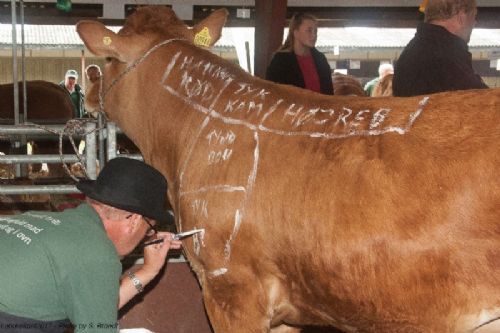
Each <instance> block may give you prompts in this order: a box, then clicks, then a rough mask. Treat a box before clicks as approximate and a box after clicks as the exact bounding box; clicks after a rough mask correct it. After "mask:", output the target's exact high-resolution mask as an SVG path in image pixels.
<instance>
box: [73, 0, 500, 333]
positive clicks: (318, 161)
mask: <svg viewBox="0 0 500 333" xmlns="http://www.w3.org/2000/svg"><path fill="white" fill-rule="evenodd" d="M225 17H226V12H225V11H223V10H219V11H215V12H213V13H212V14H211V15H210V16H209V17H208V18H207V19H205V20H204V21H202V22H200V23H199V24H197V25H196V26H195V27H194V28H193V29H188V27H187V26H186V25H184V23H183V22H182V21H180V20H179V19H178V18H176V17H175V15H174V13H173V12H172V11H171V10H170V9H167V8H164V7H145V8H142V9H139V10H138V11H137V12H136V13H135V14H133V15H131V16H129V18H128V19H127V21H126V24H125V25H124V27H123V29H122V30H121V31H120V32H119V33H114V32H113V31H111V30H109V29H107V28H106V27H105V26H104V25H103V24H101V23H98V22H91V21H83V22H80V23H79V24H78V25H77V31H78V33H79V34H80V36H81V38H82V39H83V40H84V42H85V44H86V46H87V47H88V48H89V49H90V50H91V51H92V52H93V53H95V54H96V55H98V56H103V57H107V58H108V59H109V61H108V63H107V65H106V66H105V69H104V83H103V90H102V91H103V94H102V95H103V98H104V109H105V111H106V112H107V113H108V115H109V116H110V117H111V119H113V120H115V121H116V122H117V123H118V124H119V126H120V127H121V128H122V129H123V130H124V131H125V133H126V134H127V135H128V136H129V137H130V138H131V139H132V140H133V141H134V142H135V143H136V144H137V145H138V147H139V148H140V149H141V151H142V152H143V155H144V157H145V160H146V161H147V162H148V163H150V164H152V165H154V166H156V167H157V168H158V169H159V170H161V171H162V172H163V173H164V174H165V176H166V177H167V179H168V182H169V189H168V195H169V198H170V201H171V202H172V204H173V207H174V210H175V215H176V224H177V227H178V229H179V230H189V229H192V228H205V233H204V234H202V235H199V236H195V237H193V238H191V239H188V240H186V241H185V242H184V250H185V253H186V255H187V257H188V259H189V261H190V263H191V265H192V267H193V269H194V270H195V272H196V274H197V276H198V278H199V281H200V283H201V285H202V288H203V294H204V300H205V304H206V308H207V312H208V314H209V317H210V321H211V323H212V326H213V328H214V330H215V332H218V333H219V332H227V333H235V332H269V331H270V330H271V331H272V332H277V331H279V332H285V331H287V332H291V331H294V330H295V328H292V326H300V325H309V324H311V325H332V326H336V327H338V328H339V329H342V330H344V331H346V332H377V333H381V332H384V333H394V332H402V333H403V332H404V333H412V332H433V333H447V332H450V333H451V332H453V333H458V332H460V333H465V332H480V331H481V330H489V331H490V332H493V331H495V330H496V331H495V332H499V326H500V320H499V318H500V177H498V175H499V172H500V144H498V142H499V140H500V91H499V90H481V91H462V92H454V93H443V94H437V95H432V96H428V97H424V96H420V97H411V98H377V99H368V98H356V97H344V96H338V97H335V96H323V95H320V94H316V93H313V92H309V91H306V90H303V89H298V88H294V87H291V86H285V85H278V84H274V83H271V82H267V81H264V80H261V79H258V78H255V77H252V76H250V75H248V74H247V73H245V72H244V71H242V70H241V69H240V68H238V67H236V66H235V65H232V64H231V63H229V62H227V61H225V60H223V59H221V58H219V57H217V56H216V55H213V54H212V53H210V52H209V51H207V50H203V49H201V48H199V47H197V46H195V45H194V43H196V44H202V45H212V44H213V43H215V41H216V40H217V39H218V38H219V36H220V32H221V28H222V25H223V23H224V21H225ZM98 93H99V87H98V86H94V87H93V88H92V89H91V91H90V92H89V94H90V95H91V96H93V97H91V98H90V99H89V100H91V101H94V102H95V101H97V100H98V97H97V96H98ZM93 106H94V107H95V108H97V107H98V105H97V104H96V103H94V105H93Z"/></svg>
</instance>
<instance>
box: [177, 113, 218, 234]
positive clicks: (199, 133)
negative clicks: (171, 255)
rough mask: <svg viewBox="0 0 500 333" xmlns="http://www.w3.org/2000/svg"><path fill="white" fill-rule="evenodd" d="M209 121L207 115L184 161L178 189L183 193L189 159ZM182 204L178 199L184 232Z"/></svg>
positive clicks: (180, 228)
mask: <svg viewBox="0 0 500 333" xmlns="http://www.w3.org/2000/svg"><path fill="white" fill-rule="evenodd" d="M209 121H210V119H209V118H208V117H207V118H205V120H204V121H203V123H202V124H201V126H200V128H199V129H198V133H197V134H196V136H195V139H194V140H193V141H192V142H191V144H190V146H189V151H188V154H187V157H186V159H185V160H184V161H183V162H182V167H181V169H180V171H179V177H178V178H179V189H178V190H179V193H182V184H183V178H184V172H185V171H186V169H187V165H188V163H189V160H190V159H191V156H192V155H193V151H194V148H195V147H196V143H197V141H198V139H199V138H200V136H201V133H202V132H203V130H204V128H205V127H206V126H207V125H208V123H209ZM180 204H181V200H179V201H178V206H177V211H178V212H179V232H182V216H181V213H180V212H181V207H180Z"/></svg>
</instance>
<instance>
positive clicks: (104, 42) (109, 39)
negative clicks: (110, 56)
mask: <svg viewBox="0 0 500 333" xmlns="http://www.w3.org/2000/svg"><path fill="white" fill-rule="evenodd" d="M102 43H103V44H104V45H106V46H109V45H110V44H111V43H112V40H111V37H109V36H105V37H103V38H102Z"/></svg>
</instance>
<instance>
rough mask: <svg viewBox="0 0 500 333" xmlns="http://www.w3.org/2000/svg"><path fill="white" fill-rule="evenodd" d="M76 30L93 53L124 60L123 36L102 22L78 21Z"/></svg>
mask: <svg viewBox="0 0 500 333" xmlns="http://www.w3.org/2000/svg"><path fill="white" fill-rule="evenodd" d="M76 31H77V32H78V34H79V35H80V38H81V39H82V40H83V42H84V43H85V46H86V47H87V48H88V49H89V50H90V52H92V53H93V54H95V55H97V56H101V57H110V58H116V59H118V60H120V61H125V58H126V57H124V54H125V53H124V52H123V51H124V50H125V48H124V46H126V45H124V44H125V43H124V40H123V39H124V38H123V37H122V36H119V35H117V34H116V33H114V32H113V31H111V30H109V29H108V28H106V27H105V26H104V24H102V23H100V22H96V21H80V22H78V23H77V25H76Z"/></svg>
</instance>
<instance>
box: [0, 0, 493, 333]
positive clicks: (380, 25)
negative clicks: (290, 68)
mask: <svg viewBox="0 0 500 333" xmlns="http://www.w3.org/2000/svg"><path fill="white" fill-rule="evenodd" d="M477 3H478V18H477V24H476V27H475V29H474V31H473V34H472V37H471V41H470V43H469V47H470V52H471V53H472V58H473V67H474V69H475V71H476V72H477V73H478V74H479V75H480V76H481V77H482V78H483V80H484V81H485V82H486V84H487V85H488V86H489V87H491V88H495V87H500V20H499V19H498V18H499V17H500V2H499V1H497V0H478V1H477ZM151 4H155V5H164V6H168V7H171V8H172V9H173V10H174V11H175V12H176V13H177V15H178V16H179V17H180V18H181V19H182V20H184V21H185V22H186V24H188V25H193V24H196V23H197V22H199V21H201V20H202V19H203V18H205V17H206V16H207V15H208V13H210V12H212V11H214V10H216V9H218V8H226V9H228V10H229V17H228V21H227V23H226V26H225V28H224V30H223V35H222V38H221V39H220V40H219V41H218V42H217V43H216V45H215V46H214V47H213V48H212V49H211V51H212V52H213V53H215V54H216V55H218V56H220V57H222V58H224V59H227V60H229V61H231V62H233V63H235V64H238V65H240V66H241V67H242V68H243V69H245V70H246V71H248V72H250V73H252V74H253V75H255V76H258V77H264V75H265V69H266V67H267V64H268V63H269V61H270V59H271V56H272V54H273V53H274V52H275V50H276V49H277V48H278V47H279V45H280V44H281V43H282V41H283V37H284V36H285V35H286V33H287V29H286V27H287V26H288V22H289V20H290V18H291V17H292V15H293V14H294V13H297V12H309V13H312V14H313V15H315V16H316V17H317V18H318V21H319V33H318V42H317V48H318V49H319V50H320V51H321V52H323V53H324V54H325V55H326V57H327V59H328V62H329V65H330V67H331V68H332V71H338V72H341V73H344V74H349V75H352V76H354V77H355V78H357V79H358V80H359V82H360V83H361V84H362V85H364V84H365V83H366V82H368V81H369V80H371V79H372V78H374V77H376V76H377V75H378V74H377V70H378V67H379V65H380V64H381V63H395V62H396V61H397V59H398V57H399V55H400V54H401V51H402V50H403V48H404V47H405V46H406V44H407V43H408V41H409V40H410V39H411V38H412V37H413V35H414V34H415V29H416V26H417V24H418V23H419V22H421V21H422V20H423V14H422V13H421V12H420V11H419V6H420V4H421V1H420V0H413V1H411V0H385V1H383V0H380V1H378V0H329V1H327V0H309V1H299V0H255V1H253V0H233V1H225V0H220V1H215V0H170V1H169V0H134V1H132V0H72V1H56V0H38V1H15V0H2V1H0V84H8V83H12V82H16V81H21V80H23V79H25V80H26V81H32V80H44V81H50V82H53V83H55V84H58V83H59V82H60V81H61V80H62V79H63V78H64V75H65V73H66V71H67V70H68V69H76V70H77V71H78V72H79V73H83V71H84V69H85V67H86V66H87V65H89V64H97V65H99V66H103V65H104V59H101V58H98V57H95V56H94V55H93V54H92V53H91V52H90V51H89V50H88V49H86V48H85V46H84V44H83V42H82V41H81V40H80V38H79V36H78V34H77V33H76V31H75V24H76V23H77V22H78V21H81V20H97V21H100V22H103V23H104V24H106V25H107V26H108V27H111V28H112V29H114V30H118V29H119V28H120V26H121V25H122V24H123V22H124V20H125V19H126V18H127V17H128V16H129V15H130V14H131V13H133V12H134V10H135V9H136V8H137V7H138V6H142V5H151ZM58 5H59V6H58ZM61 5H65V6H66V7H64V6H62V7H61ZM13 8H15V10H14V9H13ZM13 27H15V29H13ZM13 30H16V32H17V33H13ZM80 84H81V85H82V87H83V89H85V86H86V84H87V83H86V81H85V77H84V75H81V80H80ZM18 93H22V86H20V90H19V91H18ZM13 94H14V92H13ZM14 99H15V98H13V100H14ZM17 112H21V113H22V108H20V107H19V106H18V107H17ZM29 119H30V118H29V115H28V120H29ZM0 120H1V123H2V124H1V125H0V138H1V139H2V140H3V141H4V144H3V145H2V146H3V148H4V149H9V147H11V148H14V149H13V150H10V153H9V152H5V154H7V155H4V156H0V166H2V168H1V170H0V177H1V185H0V197H2V202H1V204H0V209H1V211H0V212H1V214H12V213H16V212H22V211H25V210H32V209H35V210H39V209H40V210H54V211H56V210H63V209H66V208H70V207H74V206H76V205H78V204H79V203H80V202H81V201H82V200H83V196H82V195H81V194H80V193H79V192H78V190H76V188H75V186H74V184H75V179H74V177H73V178H72V177H70V176H69V175H68V174H67V173H66V172H65V171H64V170H62V171H61V169H60V170H59V172H58V173H57V175H56V176H54V174H49V173H48V172H45V173H44V171H43V170H42V171H40V169H37V171H33V169H32V166H31V164H34V163H49V165H58V164H60V163H59V160H60V157H59V155H60V154H63V153H62V151H61V150H59V149H58V150H57V151H55V152H52V153H51V155H46V156H44V157H39V156H37V157H35V155H31V157H29V156H28V155H27V154H28V152H27V148H26V147H27V145H26V142H27V141H30V140H33V139H34V138H36V137H37V136H44V135H51V137H50V138H48V139H47V140H48V141H50V142H52V143H53V144H55V143H58V141H59V134H58V133H60V131H61V130H62V128H63V127H64V124H62V123H54V124H50V125H54V126H55V127H54V130H53V131H52V132H51V133H48V132H50V131H47V128H46V127H45V128H43V129H41V128H33V126H32V127H31V128H26V127H27V126H25V125H23V118H22V116H21V118H19V116H17V117H14V119H0ZM101 125H102V123H97V124H94V125H93V126H94V127H93V128H94V129H95V128H96V127H97V128H100V126H101ZM45 126H48V125H47V124H45ZM110 126H111V127H108V128H107V134H106V138H103V135H101V134H99V133H98V134H97V136H96V137H90V136H85V135H82V134H81V133H73V134H74V138H75V141H76V142H79V140H80V139H81V138H84V139H85V141H86V146H87V151H86V154H87V155H85V157H84V158H83V159H84V160H85V161H86V162H85V163H83V162H82V156H76V154H75V153H64V154H68V156H66V157H65V158H66V161H68V162H67V163H66V165H67V166H68V167H69V168H70V169H71V168H72V175H73V176H76V177H82V176H84V177H85V176H87V177H90V178H95V176H96V174H97V173H98V170H99V166H98V165H101V166H102V165H103V164H105V163H106V161H107V160H109V159H110V158H113V157H116V156H117V154H121V155H122V156H129V157H131V158H141V156H140V152H137V151H136V150H135V149H134V147H133V145H131V146H130V147H131V148H130V149H124V150H122V151H120V152H118V153H117V148H116V137H115V139H113V140H110V139H109V138H110V133H116V131H118V132H119V129H116V128H113V127H112V125H110ZM56 129H57V130H56ZM58 131H59V132H58ZM91 131H93V130H87V131H86V133H87V134H90V133H89V132H91ZM54 132H57V133H54ZM118 135H120V134H118ZM64 140H65V142H68V139H67V138H65V139H64ZM109 141H111V142H109ZM108 144H110V145H108ZM92 145H94V146H95V149H88V147H90V146H92ZM5 147H7V148H5ZM88 154H90V155H88ZM9 155H11V156H9ZM24 155H26V156H25V157H20V156H24ZM69 155H71V156H69ZM19 161H22V162H19ZM44 161H45V162H44ZM28 165H30V166H29V167H28ZM82 165H83V166H85V167H86V168H87V169H88V170H85V171H88V172H87V173H86V174H85V173H84V171H82V168H83V167H82ZM96 165H97V166H96ZM141 260H142V258H141V254H140V252H139V251H136V252H134V253H133V254H132V255H131V256H130V257H129V258H127V259H126V260H125V261H124V270H127V269H130V268H131V267H133V266H136V265H141V264H142V261H141ZM167 299H169V300H175V301H174V302H166V301H165V300H167ZM120 327H121V328H122V329H132V328H144V329H148V330H150V331H153V332H160V333H161V332H176V333H210V332H212V329H211V327H210V323H209V320H208V318H207V316H206V313H205V311H204V308H203V301H202V295H201V291H200V286H199V284H198V282H197V281H196V278H195V276H194V275H193V273H192V272H191V270H190V268H189V263H188V262H186V260H185V259H184V257H183V256H182V253H180V252H176V253H173V254H172V255H171V258H170V260H169V262H168V264H167V265H166V267H165V269H164V271H163V272H162V273H161V274H160V275H159V276H158V278H157V279H156V280H155V281H153V283H151V284H150V285H149V286H148V287H147V289H146V291H145V293H144V294H143V295H142V296H141V297H139V298H136V299H134V301H133V302H131V303H130V304H129V305H127V306H126V307H125V308H124V309H123V310H122V311H121V312H120ZM302 332H303V333H321V332H323V333H325V332H334V333H335V332H337V333H338V332H340V331H337V330H336V329H334V328H318V327H308V328H304V329H303V330H302Z"/></svg>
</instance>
